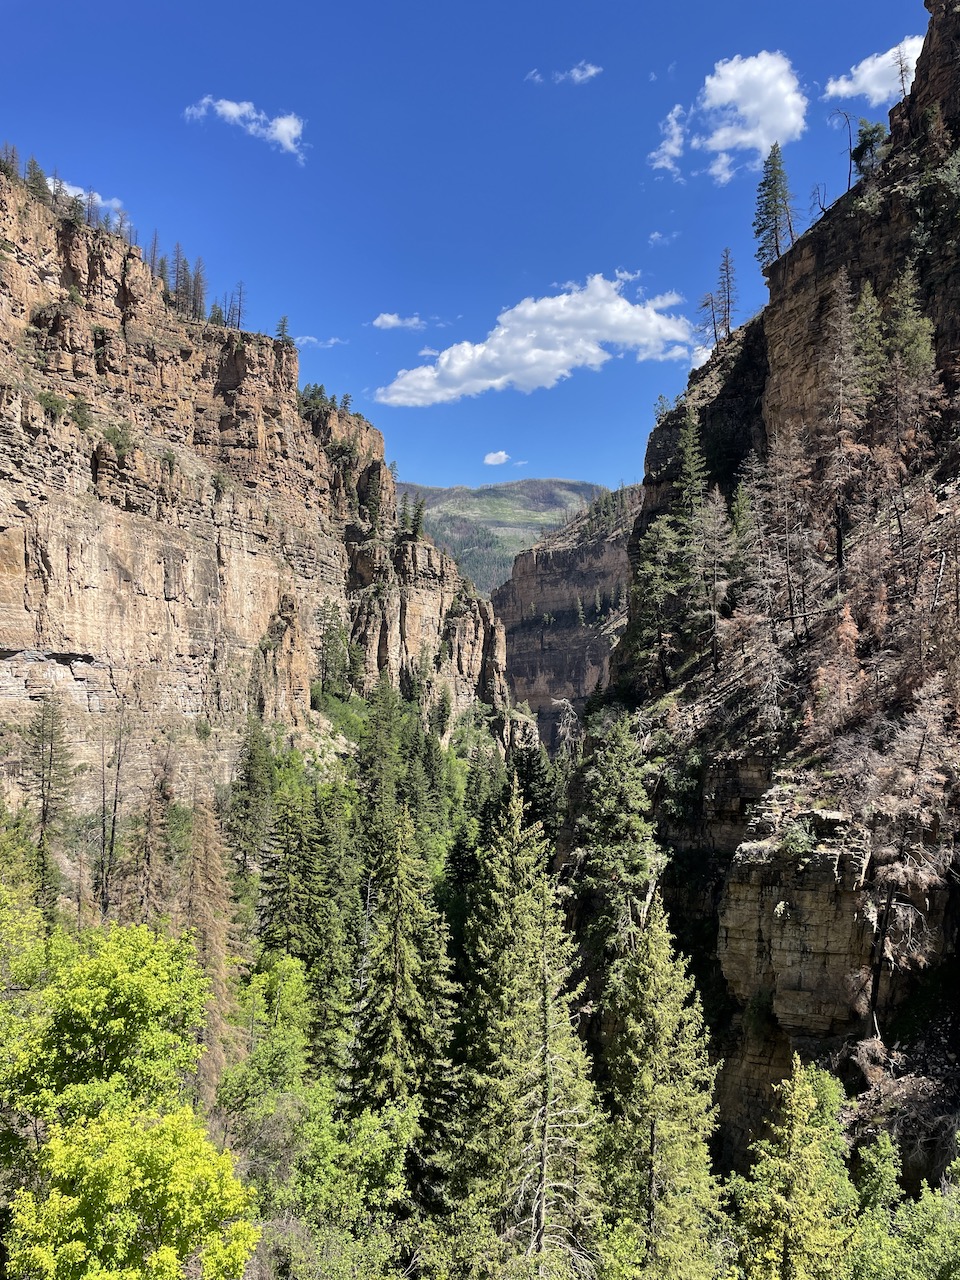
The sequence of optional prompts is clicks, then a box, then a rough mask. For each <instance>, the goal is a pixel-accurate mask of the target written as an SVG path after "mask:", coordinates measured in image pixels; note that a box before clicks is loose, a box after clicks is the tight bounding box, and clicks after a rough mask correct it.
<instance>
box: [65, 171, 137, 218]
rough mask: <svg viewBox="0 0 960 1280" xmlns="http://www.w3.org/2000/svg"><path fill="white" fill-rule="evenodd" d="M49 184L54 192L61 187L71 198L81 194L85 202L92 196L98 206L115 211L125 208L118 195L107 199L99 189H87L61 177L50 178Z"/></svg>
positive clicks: (80, 196)
mask: <svg viewBox="0 0 960 1280" xmlns="http://www.w3.org/2000/svg"><path fill="white" fill-rule="evenodd" d="M47 186H48V187H49V188H50V190H51V191H54V192H56V191H57V190H58V189H59V190H60V191H62V192H63V193H64V195H68V196H70V198H71V199H76V198H77V197H78V196H79V198H80V199H81V200H83V201H84V203H86V201H87V199H88V198H91V197H92V198H93V200H94V202H95V203H96V205H97V207H98V208H100V209H110V210H111V211H112V212H113V213H119V212H120V210H121V209H122V208H123V201H122V200H121V199H119V198H118V197H117V196H110V198H109V199H106V198H105V197H104V196H102V195H101V194H100V192H99V191H85V190H84V188H83V187H75V186H74V185H73V183H72V182H64V181H63V180H62V179H61V178H48V179H47Z"/></svg>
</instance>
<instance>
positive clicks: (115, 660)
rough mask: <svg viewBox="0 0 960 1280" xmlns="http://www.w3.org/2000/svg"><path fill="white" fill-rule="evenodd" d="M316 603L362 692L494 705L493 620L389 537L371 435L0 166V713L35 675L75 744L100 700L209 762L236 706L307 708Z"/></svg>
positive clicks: (20, 708)
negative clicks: (350, 645)
mask: <svg viewBox="0 0 960 1280" xmlns="http://www.w3.org/2000/svg"><path fill="white" fill-rule="evenodd" d="M331 606H333V607H334V608H335V610H336V615H337V616H338V617H339V619H340V621H341V623H342V625H343V627H344V628H345V629H346V630H347V631H348V632H349V635H350V638H351V639H352V640H353V642H354V643H355V644H356V645H357V646H358V647H359V649H360V651H361V654H362V666H363V681H364V683H365V684H366V685H367V686H368V687H369V686H370V685H371V684H372V683H373V682H375V680H376V679H377V677H378V673H379V672H381V671H385V672H387V673H388V674H389V676H390V678H391V679H392V680H393V681H395V682H400V681H402V680H404V679H405V678H407V677H412V675H413V673H414V672H419V674H420V678H421V680H422V678H423V675H424V673H425V674H426V676H427V677H428V683H429V684H430V686H431V689H432V696H435V697H439V696H440V694H441V691H442V690H443V689H444V688H445V689H447V690H449V693H450V696H451V700H452V703H453V705H454V707H457V708H463V707H465V706H467V705H469V704H470V703H471V702H472V701H473V700H474V699H476V698H482V699H484V700H486V701H488V702H491V703H494V704H496V703H498V702H499V701H501V700H502V698H503V696H504V694H505V684H504V677H503V635H502V631H501V629H500V628H499V627H498V625H497V624H496V622H495V620H494V617H493V613H492V610H491V609H490V607H489V605H487V604H485V603H484V602H482V601H480V600H478V599H476V597H475V594H474V593H473V592H472V590H471V589H470V588H469V586H468V584H466V583H465V582H464V580H463V579H462V578H461V576H460V574H459V572H458V570H457V568H456V566H455V564H454V563H453V561H452V560H450V559H449V558H448V557H446V556H445V555H442V554H441V553H440V552H438V551H437V550H436V549H435V548H434V547H432V546H430V545H427V544H425V543H421V542H416V541H413V540H412V539H410V538H409V537H408V536H407V537H400V536H398V535H397V533H396V522H395V500H394V488H393V479H392V476H391V474H390V472H389V470H388V469H387V467H386V466H385V464H384V460H383V442H382V439H381V437H380V434H379V433H378V432H377V431H375V430H374V429H373V428H372V427H371V426H370V425H369V423H367V422H366V421H365V420H364V419H363V418H362V417H360V416H358V415H353V414H342V413H337V412H327V413H325V414H322V415H320V416H319V417H316V416H315V417H314V418H313V419H312V420H311V421H309V422H308V421H306V420H305V419H304V418H302V417H301V415H300V412H299V407H298V395H297V354H296V350H295V349H294V348H293V347H292V345H290V344H289V343H286V342H283V341H274V340H272V339H269V338H266V337H264V336H263V335H258V334H250V333H240V332H238V331H235V330H229V329H224V328H222V327H215V326H210V325H206V324H202V323H193V322H190V321H187V320H185V319H183V318H182V317H180V316H178V315H176V314H175V313H174V312H173V311H172V310H171V309H170V308H168V306H167V305H166V304H165V302H164V300H163V296H162V291H161V286H160V283H159V282H158V281H157V280H155V279H154V278H153V276H152V275H151V272H150V271H149V270H148V268H147V266H146V265H145V264H144V262H143V261H142V259H141V255H140V251H139V250H138V249H137V248H135V247H133V248H131V247H130V246H128V245H127V244H126V243H125V242H124V241H123V240H122V239H120V238H119V237H117V236H112V235H108V234H106V233H105V232H103V231H101V230H93V229H90V228H87V227H84V226H81V225H74V223H73V222H72V221H71V220H70V219H69V218H64V217H59V216H57V215H56V213H55V212H54V211H53V210H52V209H51V208H50V207H48V206H47V205H46V204H44V203H43V202H42V201H37V200H36V199H34V198H32V197H31V196H30V195H29V193H28V192H27V190H26V189H25V187H24V186H23V185H22V184H21V183H19V182H16V181H11V180H8V179H6V178H4V177H3V176H2V175H0V718H2V719H3V720H6V721H17V720H22V719H23V717H24V716H25V715H26V714H27V713H28V712H29V709H30V707H31V705H32V704H33V700H34V699H36V698H37V697H38V696H39V695H40V694H42V693H44V692H46V691H51V690H54V691H56V692H58V693H60V694H61V695H62V698H63V702H64V705H65V707H66V710H67V713H68V716H69V717H70V720H71V724H72V726H73V732H74V734H75V735H76V736H77V738H78V740H79V746H80V748H81V755H82V750H83V744H84V743H88V744H89V743H92V742H93V741H94V740H95V739H96V738H97V737H98V735H99V734H100V732H101V728H102V723H103V717H102V713H104V712H109V713H112V714H114V715H117V714H119V713H120V712H121V711H122V713H123V715H124V716H125V717H126V718H127V719H128V720H129V721H130V723H131V725H132V726H133V728H132V730H131V732H132V734H133V737H134V738H135V739H137V740H138V741H139V742H140V744H141V745H142V746H144V747H148V746H149V745H150V744H151V743H155V742H156V741H157V739H158V736H163V735H166V736H167V737H173V738H175V739H176V740H177V741H178V742H179V743H180V744H181V746H180V754H181V757H182V758H183V759H184V760H185V761H186V762H189V761H190V760H191V759H193V760H194V761H195V762H198V767H200V768H201V769H202V770H203V771H204V772H209V769H210V767H211V764H210V762H211V761H212V762H214V765H213V767H214V771H215V772H216V773H217V774H218V775H219V776H223V775H224V773H225V771H226V770H227V769H228V768H229V765H230V763H231V759H232V754H233V751H234V748H235V743H236V740H237V735H238V734H239V732H240V731H241V729H242V726H243V724H244V722H245V718H246V716H247V714H248V713H249V712H252V711H255V712H258V713H259V714H262V715H263V716H264V717H265V718H267V719H268V720H274V719H275V720H280V721H283V722H284V723H286V724H289V725H303V724H305V723H306V722H307V721H308V719H309V717H310V684H311V681H312V680H313V679H315V677H316V673H317V668H318V660H319V659H318V655H319V653H320V651H321V648H322V645H323V632H324V628H325V627H327V626H328V625H329V619H330V616H331V614H330V609H331ZM194 730H197V731H198V732H199V733H200V737H201V738H202V739H203V740H204V742H207V740H208V739H210V738H212V741H210V742H209V743H208V745H206V746H204V747H203V750H202V751H201V750H200V749H199V739H198V737H197V733H196V732H194ZM137 754H140V755H143V756H144V757H146V756H148V755H149V751H144V752H140V753H137ZM201 760H202V761H203V763H202V764H199V762H200V761H201Z"/></svg>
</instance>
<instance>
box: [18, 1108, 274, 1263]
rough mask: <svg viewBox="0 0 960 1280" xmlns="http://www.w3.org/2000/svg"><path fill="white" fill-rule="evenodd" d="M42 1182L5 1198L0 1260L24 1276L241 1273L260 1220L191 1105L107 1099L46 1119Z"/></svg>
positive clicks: (231, 1169)
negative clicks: (140, 1107)
mask: <svg viewBox="0 0 960 1280" xmlns="http://www.w3.org/2000/svg"><path fill="white" fill-rule="evenodd" d="M39 1165H40V1174H41V1177H42V1179H43V1184H44V1185H43V1190H42V1191H41V1192H39V1193H35V1192H33V1191H29V1190H22V1191H20V1192H18V1194H17V1195H16V1197H15V1198H14V1201H13V1209H12V1232H11V1237H10V1245H9V1248H10V1259H9V1266H10V1271H11V1273H12V1275H13V1276H15V1277H19V1278H21V1280H86V1278H87V1277H90V1276H99V1277H103V1278H104V1280H107V1278H109V1280H134V1278H135V1277H140V1276H148V1277H151V1278H153V1280H181V1278H182V1277H185V1276H187V1275H188V1274H191V1273H194V1274H195V1272H191V1271H188V1266H189V1265H191V1264H193V1265H194V1266H195V1265H196V1264H197V1263H198V1264H199V1274H200V1276H201V1277H202V1278H203V1280H239V1277H240V1275H241V1274H242V1272H243V1269H244V1266H245V1264H246V1261H247V1259H248V1257H249V1256H250V1254H251V1252H252V1251H253V1247H254V1245H255V1244H256V1241H257V1237H258V1235H259V1232H258V1231H257V1229H256V1228H255V1227H254V1226H253V1225H252V1223H251V1222H250V1221H249V1220H248V1215H249V1213H250V1210H251V1208H252V1197H251V1196H250V1193H249V1192H248V1191H246V1190H244V1188H243V1187H242V1186H241V1184H240V1182H239V1181H238V1179H237V1177H236V1175H235V1173H234V1170H233V1161H232V1160H231V1158H230V1156H229V1155H227V1154H219V1153H218V1152H217V1150H216V1148H215V1147H214V1146H213V1145H212V1143H211V1142H210V1141H209V1139H208V1138H207V1136H206V1134H205V1133H204V1130H203V1126H202V1125H201V1124H200V1123H198V1121H197V1120H196V1118H195V1117H194V1115H193V1113H192V1112H191V1111H190V1110H189V1109H188V1108H182V1109H179V1110H176V1111H173V1112H171V1113H169V1114H166V1115H160V1114H157V1113H151V1112H145V1113H138V1112H135V1111H130V1110H119V1111H113V1110H108V1111H104V1112H102V1113H101V1114H100V1115H98V1116H95V1117H91V1118H89V1119H87V1120H85V1121H83V1122H81V1123H76V1124H72V1125H66V1126H64V1125H54V1126H53V1127H52V1128H51V1130H50V1133H49V1136H48V1138H47V1141H46V1143H45V1144H44V1146H43V1149H42V1151H41V1153H40V1162H39Z"/></svg>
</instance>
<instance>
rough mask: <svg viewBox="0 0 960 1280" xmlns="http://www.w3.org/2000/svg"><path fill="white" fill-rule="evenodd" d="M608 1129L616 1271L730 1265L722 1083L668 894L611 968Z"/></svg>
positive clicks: (689, 1273)
mask: <svg viewBox="0 0 960 1280" xmlns="http://www.w3.org/2000/svg"><path fill="white" fill-rule="evenodd" d="M604 1009H605V1013H606V1016H607V1018H608V1019H609V1023H610V1025H611V1026H612V1027H613V1029H614V1030H613V1036H612V1041H611V1045H610V1049H609V1052H608V1055H607V1062H608V1069H609V1074H610V1083H609V1086H608V1090H609V1110H610V1117H611V1118H610V1122H609V1126H608V1128H607V1130H606V1133H605V1136H604V1144H605V1150H604V1167H605V1169H606V1170H607V1171H608V1177H609V1178H610V1179H611V1181H612V1186H611V1187H610V1189H609V1192H608V1196H609V1203H610V1206H611V1207H610V1210H609V1215H610V1224H611V1237H610V1241H609V1244H608V1249H609V1251H610V1253H611V1254H612V1256H613V1258H614V1259H615V1265H612V1266H611V1267H610V1268H609V1271H608V1274H610V1275H611V1276H618V1277H620V1276H622V1277H628V1276H645V1277H646V1276H663V1277H673V1276H678V1275H680V1276H685V1277H690V1278H691V1280H692V1278H693V1277H709V1276H716V1275H719V1274H721V1273H722V1271H723V1261H724V1260H723V1255H722V1249H721V1240H722V1235H723V1227H724V1222H723V1215H722V1213H721V1209H720V1186H719V1183H718V1181H717V1179H716V1178H715V1177H714V1176H713V1174H712V1173H711V1169H710V1154H709V1147H708V1144H709V1142H710V1139H711V1137H712V1134H713V1128H714V1122H715V1109H714V1106H713V1096H712V1095H713V1084H714V1076H715V1074H716V1068H714V1067H711V1066H710V1063H709V1060H708V1057H707V1033H706V1027H705V1025H704V1021H703V1015H702V1013H701V1010H700V1001H699V999H698V997H697V994H696V991H695V989H694V985H693V980H692V979H691V978H690V977H689V976H688V974H687V970H686V964H685V963H684V961H683V960H682V959H681V958H680V957H678V956H676V955H675V954H674V950H673V942H672V939H671V937H670V933H669V931H668V929H667V923H666V918H665V916H664V913H663V908H662V906H661V904H660V900H659V897H655V898H654V899H653V900H652V902H651V903H650V906H649V909H648V910H647V912H646V915H645V917H644V919H643V921H642V923H640V924H638V925H637V926H635V927H634V928H633V930H632V932H631V936H630V938H629V941H628V949H627V950H626V951H625V953H624V954H622V955H621V956H620V958H618V960H617V961H616V963H615V964H614V966H613V967H612V969H611V971H610V975H609V978H608V981H607V983H606V987H605V994H604Z"/></svg>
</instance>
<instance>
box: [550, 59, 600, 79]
mask: <svg viewBox="0 0 960 1280" xmlns="http://www.w3.org/2000/svg"><path fill="white" fill-rule="evenodd" d="M602 70H603V67H598V66H596V64H595V63H593V62H587V60H586V59H585V58H581V59H580V61H579V62H578V63H577V65H576V66H575V67H571V68H570V70H569V71H555V72H554V73H553V81H554V84H562V83H563V81H564V80H570V81H572V83H573V84H586V83H587V81H588V80H592V79H593V77H594V76H598V75H599V74H600V73H601V71H602Z"/></svg>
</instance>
